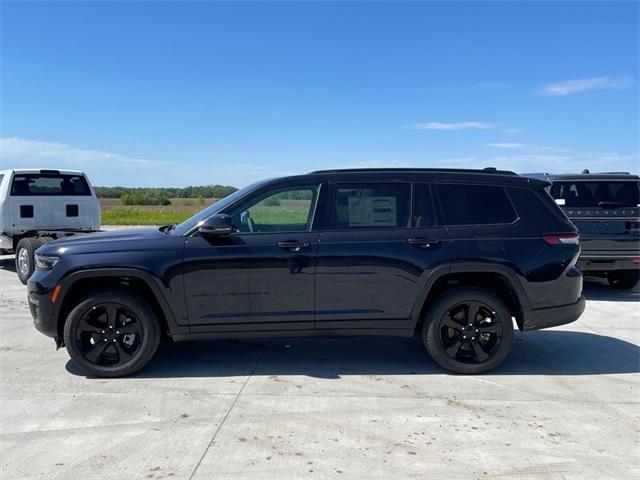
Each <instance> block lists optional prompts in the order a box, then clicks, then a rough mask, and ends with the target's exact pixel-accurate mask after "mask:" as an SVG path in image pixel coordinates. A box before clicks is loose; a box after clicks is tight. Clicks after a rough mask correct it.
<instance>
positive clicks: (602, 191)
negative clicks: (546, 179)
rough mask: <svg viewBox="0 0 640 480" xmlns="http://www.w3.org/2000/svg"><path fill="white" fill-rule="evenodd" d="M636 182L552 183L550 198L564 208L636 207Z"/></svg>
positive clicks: (637, 200)
mask: <svg viewBox="0 0 640 480" xmlns="http://www.w3.org/2000/svg"><path fill="white" fill-rule="evenodd" d="M639 192H640V190H639V189H638V182H635V181H633V182H609V181H599V182H585V181H579V180H576V181H574V182H554V183H553V186H552V187H551V196H552V197H553V198H555V199H556V200H563V201H564V202H562V201H561V202H559V205H561V206H565V207H605V208H606V207H637V206H638V205H639V204H640V198H639V197H640V193H639Z"/></svg>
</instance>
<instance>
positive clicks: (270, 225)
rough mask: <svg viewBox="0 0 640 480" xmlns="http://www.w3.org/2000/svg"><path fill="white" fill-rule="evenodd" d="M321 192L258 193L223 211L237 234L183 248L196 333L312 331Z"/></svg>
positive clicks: (197, 239)
mask: <svg viewBox="0 0 640 480" xmlns="http://www.w3.org/2000/svg"><path fill="white" fill-rule="evenodd" d="M319 193H320V189H319V186H318V185H298V186H288V187H283V188H278V189H275V190H270V191H267V192H262V193H258V194H257V195H256V196H254V197H253V198H252V199H250V200H247V201H245V202H244V203H243V204H242V205H239V206H235V207H233V208H232V209H231V210H229V211H227V212H225V213H227V214H229V215H231V218H232V221H233V224H234V226H235V227H236V228H237V232H235V233H232V234H231V235H228V236H223V237H205V236H199V235H194V236H193V237H191V238H189V240H188V241H187V245H186V249H185V288H186V295H187V304H188V308H189V320H190V324H191V326H192V331H259V330H274V329H286V330H297V329H299V330H305V329H312V328H313V326H314V324H313V322H314V303H315V292H314V283H315V280H314V273H315V272H314V270H315V265H314V262H315V254H316V250H317V247H318V236H319V234H318V233H316V232H313V231H312V225H313V220H314V213H315V207H316V204H317V200H318V196H319Z"/></svg>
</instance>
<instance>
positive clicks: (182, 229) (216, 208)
mask: <svg viewBox="0 0 640 480" xmlns="http://www.w3.org/2000/svg"><path fill="white" fill-rule="evenodd" d="M266 181H267V180H263V181H261V182H257V183H254V184H251V185H249V186H248V187H244V188H241V189H240V190H236V191H235V192H233V193H232V194H231V195H228V196H226V197H224V198H222V199H220V200H218V201H217V202H216V203H214V204H213V205H210V206H208V207H207V208H205V209H204V210H202V211H200V212H198V213H196V214H195V215H194V216H193V217H190V218H187V219H186V220H185V221H184V222H182V223H181V224H179V225H176V227H175V228H173V229H172V230H171V234H172V235H184V234H186V233H187V232H189V231H191V230H193V229H194V228H195V227H196V226H197V225H198V223H200V222H201V221H203V220H204V219H205V218H207V217H210V216H211V215H213V214H215V213H220V212H221V211H222V210H224V209H225V208H226V207H227V206H228V205H230V204H232V203H233V202H235V201H236V199H238V198H241V197H243V196H244V195H245V194H247V193H249V192H251V191H253V190H255V189H256V188H258V187H259V186H260V185H262V184H263V183H265V182H266Z"/></svg>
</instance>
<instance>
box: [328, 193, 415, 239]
mask: <svg viewBox="0 0 640 480" xmlns="http://www.w3.org/2000/svg"><path fill="white" fill-rule="evenodd" d="M410 202H411V186H410V185H409V184H408V183H406V184H381V183H371V184H340V185H337V186H336V200H335V210H334V221H335V228H336V229H338V230H351V229H363V228H364V229H371V228H408V227H409V210H410Z"/></svg>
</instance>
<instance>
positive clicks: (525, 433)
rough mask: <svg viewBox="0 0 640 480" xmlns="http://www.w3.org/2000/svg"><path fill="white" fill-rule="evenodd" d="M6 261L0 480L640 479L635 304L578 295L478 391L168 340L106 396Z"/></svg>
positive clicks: (331, 360) (400, 345)
mask: <svg viewBox="0 0 640 480" xmlns="http://www.w3.org/2000/svg"><path fill="white" fill-rule="evenodd" d="M0 258H1V260H0V365H1V372H2V389H1V401H2V409H1V413H0V419H1V424H0V426H1V429H0V439H1V444H0V461H1V463H2V470H1V475H0V477H1V478H2V480H9V479H36V478H37V479H41V478H47V479H49V478H55V479H62V478H69V479H83V480H88V479H93V478H101V479H102V478H106V479H120V478H134V479H139V478H140V479H142V478H149V479H160V478H176V479H183V478H184V479H191V478H193V479H212V478H215V479H236V478H237V479H239V478H256V479H262V478H278V479H280V478H294V477H297V478H301V477H305V478H306V477H308V478H348V479H354V478H367V479H372V478H421V479H423V478H424V479H426V478H433V479H445V478H446V479H456V478H460V479H468V478H480V479H484V478H500V479H508V478H516V479H529V478H531V479H533V478H553V479H572V478H580V479H595V478H598V479H604V478H637V477H638V476H640V408H639V403H640V375H639V374H638V373H639V372H640V348H639V347H638V345H640V309H639V308H638V307H639V304H638V303H637V302H638V300H640V291H639V290H638V289H637V288H636V290H635V291H633V292H617V291H614V290H610V289H609V288H608V287H605V286H604V285H603V284H601V283H590V284H588V285H587V287H586V289H585V290H586V295H587V297H588V303H587V310H586V312H585V313H584V315H583V317H582V318H581V319H580V320H579V321H578V322H576V323H574V324H571V325H568V326H566V327H560V328H556V329H552V330H548V331H540V332H532V333H527V334H517V336H516V342H515V345H514V351H513V353H512V355H511V356H510V357H509V358H508V359H507V361H506V362H505V364H504V365H503V366H502V367H501V368H499V369H498V370H496V371H495V372H493V373H492V374H489V375H482V376H474V377H464V376H455V375H448V374H445V373H443V371H442V370H441V369H440V368H439V367H438V366H437V365H435V364H434V362H432V361H431V360H430V359H429V358H428V357H427V355H426V354H425V352H424V350H423V348H422V345H421V344H420V343H419V342H418V341H414V340H406V339H393V338H345V339H288V340H272V341H270V340H255V341H228V340H225V341H222V340H220V341H207V342H205V341H199V342H193V343H181V344H172V343H171V342H168V343H166V344H164V345H162V346H161V348H160V351H159V352H158V354H157V356H156V358H155V359H154V360H153V361H152V363H151V364H150V365H149V366H148V367H147V368H146V369H145V370H143V371H142V372H141V373H140V374H138V375H137V376H135V377H133V378H125V379H114V380H104V379H93V378H86V377H85V376H84V375H83V374H82V373H81V372H80V371H78V370H77V369H76V368H75V366H74V365H73V364H72V363H70V362H69V359H68V356H67V353H66V351H65V350H64V349H62V350H59V351H56V350H55V348H54V344H53V341H52V340H50V339H48V338H46V337H44V336H42V335H40V334H39V333H37V332H36V331H35V330H34V328H33V326H32V321H31V317H30V316H29V311H28V307H27V303H26V299H25V287H24V286H22V285H21V284H20V283H19V282H18V280H17V278H16V275H15V273H14V272H13V263H12V262H13V259H12V258H10V257H0Z"/></svg>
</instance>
